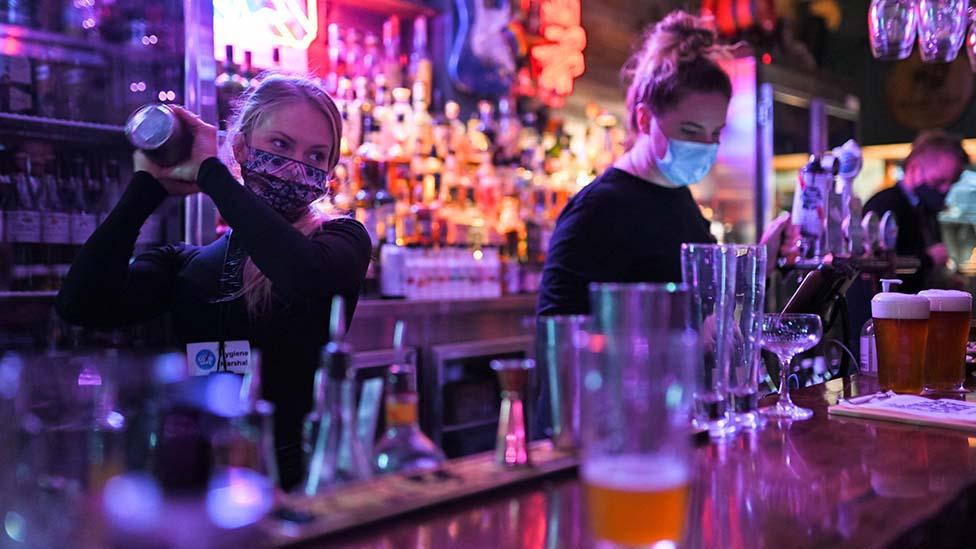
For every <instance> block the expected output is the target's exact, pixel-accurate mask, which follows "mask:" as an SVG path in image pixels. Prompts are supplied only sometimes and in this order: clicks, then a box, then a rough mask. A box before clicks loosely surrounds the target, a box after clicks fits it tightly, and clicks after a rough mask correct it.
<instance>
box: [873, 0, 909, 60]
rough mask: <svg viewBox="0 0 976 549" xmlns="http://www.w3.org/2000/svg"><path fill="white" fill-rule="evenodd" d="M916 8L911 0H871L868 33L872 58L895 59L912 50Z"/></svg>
mask: <svg viewBox="0 0 976 549" xmlns="http://www.w3.org/2000/svg"><path fill="white" fill-rule="evenodd" d="M915 8H916V6H915V2H914V0H871V5H870V7H869V8H868V36H869V38H870V39H871V54H872V55H874V57H875V59H881V60H882V61H897V60H899V59H906V58H907V57H908V56H909V55H911V54H912V45H913V44H914V43H915V32H916V23H915V19H916V16H917V12H916V9H915Z"/></svg>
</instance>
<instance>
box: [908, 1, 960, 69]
mask: <svg viewBox="0 0 976 549" xmlns="http://www.w3.org/2000/svg"><path fill="white" fill-rule="evenodd" d="M968 5H969V2H968V0H918V51H919V53H920V54H921V56H922V62H923V63H949V62H951V61H954V60H955V59H956V56H957V55H959V47H960V46H962V42H963V39H964V38H965V36H966V22H967V20H968V18H967V17H966V9H967V7H968Z"/></svg>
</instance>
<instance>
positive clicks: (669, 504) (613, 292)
mask: <svg viewBox="0 0 976 549" xmlns="http://www.w3.org/2000/svg"><path fill="white" fill-rule="evenodd" d="M590 303H591V305H592V309H591V310H592V315H593V316H592V320H591V323H590V325H589V329H587V330H584V331H583V332H582V333H581V335H580V341H579V345H580V347H581V349H582V350H583V364H584V370H583V392H582V414H581V420H582V425H581V426H582V442H583V448H582V463H581V466H580V470H581V476H582V479H583V483H584V486H585V490H586V500H587V507H588V511H589V520H590V524H591V529H592V531H593V533H594V535H595V536H596V537H597V538H598V539H599V540H600V541H601V542H602V543H604V544H608V545H617V546H626V547H650V546H653V545H654V544H657V543H661V542H671V543H678V542H680V541H681V538H682V536H683V532H684V525H685V516H686V514H687V501H688V486H689V484H690V481H691V478H690V477H691V474H692V469H691V448H690V437H689V432H688V426H689V421H690V409H691V395H692V393H693V392H694V387H693V384H694V383H695V377H694V373H693V369H694V368H695V367H696V365H697V364H699V363H700V358H697V357H698V356H699V354H700V351H699V347H698V345H699V343H698V334H697V333H696V332H695V331H694V330H693V329H692V328H691V322H690V311H691V308H690V301H689V294H688V291H687V289H686V288H685V287H684V286H682V285H678V284H666V285H654V284H636V285H625V284H592V285H590Z"/></svg>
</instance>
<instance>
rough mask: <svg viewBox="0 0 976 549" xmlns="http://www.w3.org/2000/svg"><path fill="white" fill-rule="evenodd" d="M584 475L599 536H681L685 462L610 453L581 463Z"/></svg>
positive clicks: (622, 540)
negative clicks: (612, 454) (611, 454)
mask: <svg viewBox="0 0 976 549" xmlns="http://www.w3.org/2000/svg"><path fill="white" fill-rule="evenodd" d="M582 477H583V485H584V486H585V489H586V503H587V507H588V508H589V515H590V526H591V528H593V534H594V535H595V536H596V538H597V539H602V540H612V541H613V542H614V543H617V544H620V545H625V546H644V545H652V544H654V543H656V542H658V541H661V540H674V541H678V540H680V539H681V535H682V530H683V527H684V522H685V513H686V511H687V500H688V464H687V463H683V462H681V461H678V460H675V459H674V458H666V457H650V456H641V455H629V456H628V455H620V456H612V457H610V456H608V457H603V458H599V459H594V460H592V461H589V462H586V463H584V464H583V466H582Z"/></svg>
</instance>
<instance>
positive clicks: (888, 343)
mask: <svg viewBox="0 0 976 549" xmlns="http://www.w3.org/2000/svg"><path fill="white" fill-rule="evenodd" d="M871 316H872V317H873V318H874V333H875V336H874V337H875V342H876V345H877V348H878V383H879V384H880V385H881V390H882V391H895V392H896V393H915V394H917V393H920V392H922V386H923V381H924V377H923V371H922V367H923V364H924V362H925V345H926V343H927V341H928V333H929V300H928V299H926V298H925V297H922V296H919V295H908V294H899V293H894V292H886V293H880V294H878V295H876V296H874V298H873V299H872V300H871Z"/></svg>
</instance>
